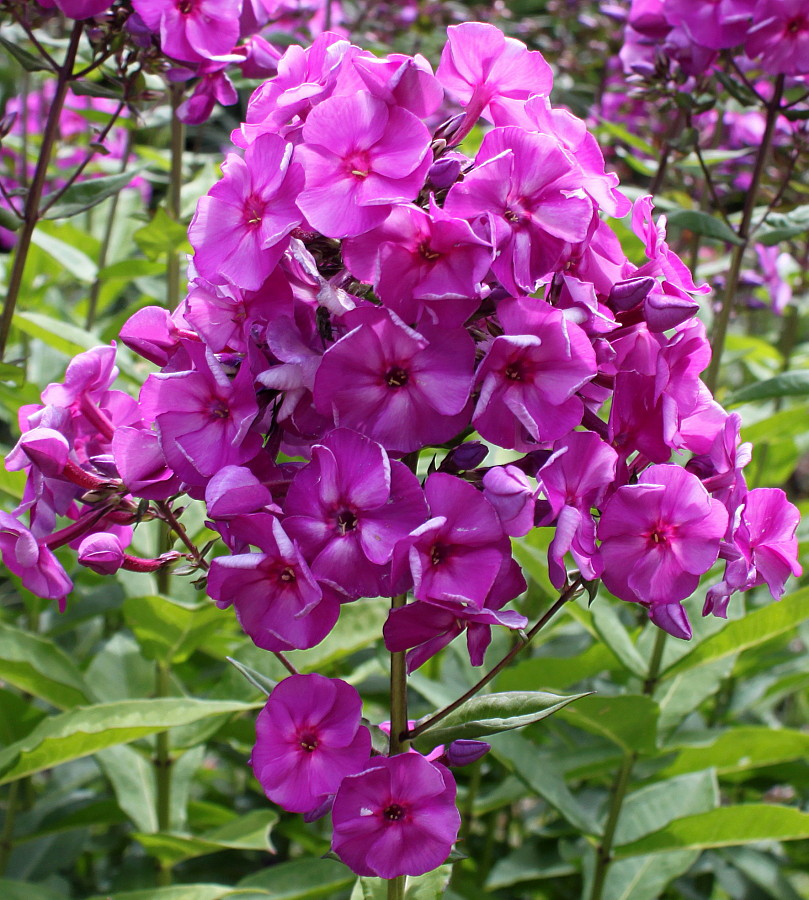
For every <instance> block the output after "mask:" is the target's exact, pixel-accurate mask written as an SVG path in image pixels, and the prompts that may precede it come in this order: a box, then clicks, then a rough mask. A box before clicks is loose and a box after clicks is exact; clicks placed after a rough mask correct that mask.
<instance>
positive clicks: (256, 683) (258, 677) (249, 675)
mask: <svg viewBox="0 0 809 900" xmlns="http://www.w3.org/2000/svg"><path fill="white" fill-rule="evenodd" d="M226 659H227V661H228V662H229V663H230V664H231V665H232V666H233V667H234V668H235V669H236V670H237V671H238V672H240V673H241V674H242V675H244V677H245V678H246V679H247V680H248V681H249V682H250V684H252V685H253V687H256V688H258V689H259V690H260V691H261V693H262V694H264V695H265V696H267V697H269V696H270V694H271V693H272V691H273V689H274V688H275V686H276V685H277V684H278V682H277V681H273V679H272V678H268V677H267V676H266V675H262V674H261V672H257V671H256V670H255V669H252V668H250V666H246V665H244V663H240V662H239V660H238V659H234V658H233V657H232V656H228V657H226Z"/></svg>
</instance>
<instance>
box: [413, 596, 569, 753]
mask: <svg viewBox="0 0 809 900" xmlns="http://www.w3.org/2000/svg"><path fill="white" fill-rule="evenodd" d="M580 587H581V578H577V579H576V580H575V581H574V582H573V584H571V585H570V587H569V588H568V589H567V590H566V591H565V592H564V593H563V594H560V596H559V599H558V600H557V601H556V602H555V603H554V604H553V606H552V607H551V608H550V609H549V610H548V611H547V612H546V613H545V615H544V616H543V617H542V618H541V619H540V620H539V621H538V622H537V623H536V625H534V627H533V628H532V629H531V630H530V631H529V632H528V633H527V634H526V636H525V640H523V641H521V642H520V643H519V644H516V645H515V646H514V647H512V648H511V650H509V652H508V653H507V654H506V655H505V656H504V657H503V658H502V659H501V660H500V662H499V663H497V665H496V666H495V667H494V668H493V669H492V670H491V671H490V672H487V673H486V674H485V675H484V676H483V678H481V679H480V681H478V682H477V683H476V684H474V685H473V686H472V687H471V688H469V690H468V691H466V693H465V694H462V695H461V696H460V697H458V699H457V700H453V702H452V703H450V704H449V706H445V707H444V708H443V709H440V710H439V711H438V712H437V713H435V714H434V715H432V716H430V718H429V719H425V720H424V721H423V722H422V723H421V724H419V725H416V727H415V728H411V729H410V730H409V731H408V732H407V737H408V738H409V739H410V740H413V738H417V737H418V736H419V735H420V734H424V732H425V731H427V729H428V728H432V727H433V725H436V724H437V723H438V722H440V721H441V720H442V719H445V718H446V717H447V716H448V715H449V714H450V713H451V712H454V711H455V710H456V709H458V707H459V706H463V705H464V703H466V701H467V700H471V699H472V697H474V696H475V694H477V692H478V691H479V690H480V689H481V688H482V687H485V686H486V685H487V684H488V683H489V682H490V681H491V680H492V679H493V678H494V677H495V676H496V675H497V674H499V673H500V672H501V671H502V670H503V669H505V667H506V666H507V665H508V664H509V663H510V662H511V661H512V660H513V659H514V658H515V657H516V656H517V655H518V654H519V653H520V652H521V651H522V650H523V649H524V648H525V647H527V646H528V644H530V643H531V641H532V640H533V639H534V637H536V635H537V634H539V632H540V631H541V630H542V629H543V628H544V627H545V625H547V623H548V622H549V621H550V620H551V619H552V618H553V617H554V616H555V615H556V613H558V612H559V610H560V609H561V608H562V607H563V606H564V605H565V603H567V602H568V600H572V599H573V598H574V597H575V596H576V595H577V594H578V592H579V589H580Z"/></svg>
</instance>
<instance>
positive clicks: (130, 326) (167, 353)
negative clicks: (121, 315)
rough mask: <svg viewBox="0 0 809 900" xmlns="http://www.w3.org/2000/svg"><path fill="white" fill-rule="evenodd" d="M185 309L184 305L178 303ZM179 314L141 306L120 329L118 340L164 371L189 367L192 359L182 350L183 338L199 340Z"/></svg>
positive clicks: (161, 308)
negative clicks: (187, 327)
mask: <svg viewBox="0 0 809 900" xmlns="http://www.w3.org/2000/svg"><path fill="white" fill-rule="evenodd" d="M181 306H184V303H183V304H181ZM185 326H187V323H186V322H184V321H183V319H182V313H180V312H175V313H170V312H169V311H168V310H167V309H164V308H163V307H162V306H144V307H143V308H142V309H139V310H138V311H137V312H136V313H133V314H132V315H131V316H130V317H129V318H128V319H127V320H126V322H124V324H123V325H122V326H121V331H120V335H119V336H120V338H121V341H122V342H123V343H124V344H126V346H127V347H129V349H130V350H133V351H134V352H135V353H137V354H138V355H139V356H142V357H143V358H144V359H148V360H149V362H153V363H154V364H155V365H157V366H160V367H161V368H164V367H166V366H168V365H169V362H171V365H172V367H173V368H174V369H176V370H180V369H184V368H188V367H190V365H191V360H190V358H189V357H188V354H187V353H186V352H185V350H184V349H183V344H182V338H186V339H187V340H194V339H197V340H198V336H197V335H195V334H192V333H191V332H189V331H187V330H186V327H185Z"/></svg>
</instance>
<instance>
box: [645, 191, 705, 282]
mask: <svg viewBox="0 0 809 900" xmlns="http://www.w3.org/2000/svg"><path fill="white" fill-rule="evenodd" d="M653 208H654V201H653V200H652V198H651V197H650V196H645V197H640V198H639V199H638V200H636V201H635V203H634V204H633V206H632V230H633V231H634V232H635V234H636V235H637V236H638V237H639V238H640V239H641V240H642V241H643V242H644V247H645V250H646V256H647V257H648V259H649V262H647V263H644V265H642V266H641V267H640V268H639V269H637V270H636V271H634V272H633V273H632V275H633V276H634V277H636V278H638V277H640V276H642V275H651V276H658V275H662V276H663V277H664V279H665V280H666V281H669V282H671V284H672V285H674V286H675V287H678V288H680V289H681V290H684V291H689V292H690V293H696V294H707V293H709V292H710V287H709V285H707V284H701V285H700V286H699V287H697V285H695V284H694V280H693V278H692V277H691V272H690V271H689V269H688V266H686V264H685V263H684V262H683V261H682V260H681V259H680V257H679V256H677V254H676V253H675V252H674V251H673V250H672V249H671V248H670V247H669V245H668V244H667V243H666V217H665V216H660V217H659V218H658V220H657V222H654V221H653V220H652V209H653Z"/></svg>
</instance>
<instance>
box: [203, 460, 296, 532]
mask: <svg viewBox="0 0 809 900" xmlns="http://www.w3.org/2000/svg"><path fill="white" fill-rule="evenodd" d="M205 507H206V509H207V510H208V515H209V516H210V517H211V518H212V519H229V518H232V517H233V516H240V515H244V514H245V513H254V512H259V511H260V510H266V509H270V510H271V511H272V512H277V513H279V514H280V512H281V510H280V509H279V508H278V507H276V506H274V504H273V502H272V494H271V493H270V491H269V490H268V489H267V487H266V486H265V485H263V484H262V483H261V482H260V481H259V480H258V478H257V477H256V476H255V475H254V474H253V473H252V472H251V471H250V470H249V469H247V468H245V467H244V466H225V467H224V468H223V469H220V470H219V471H218V472H217V473H216V475H214V477H213V478H212V479H211V480H210V481H209V482H208V484H207V485H206V487H205Z"/></svg>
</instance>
